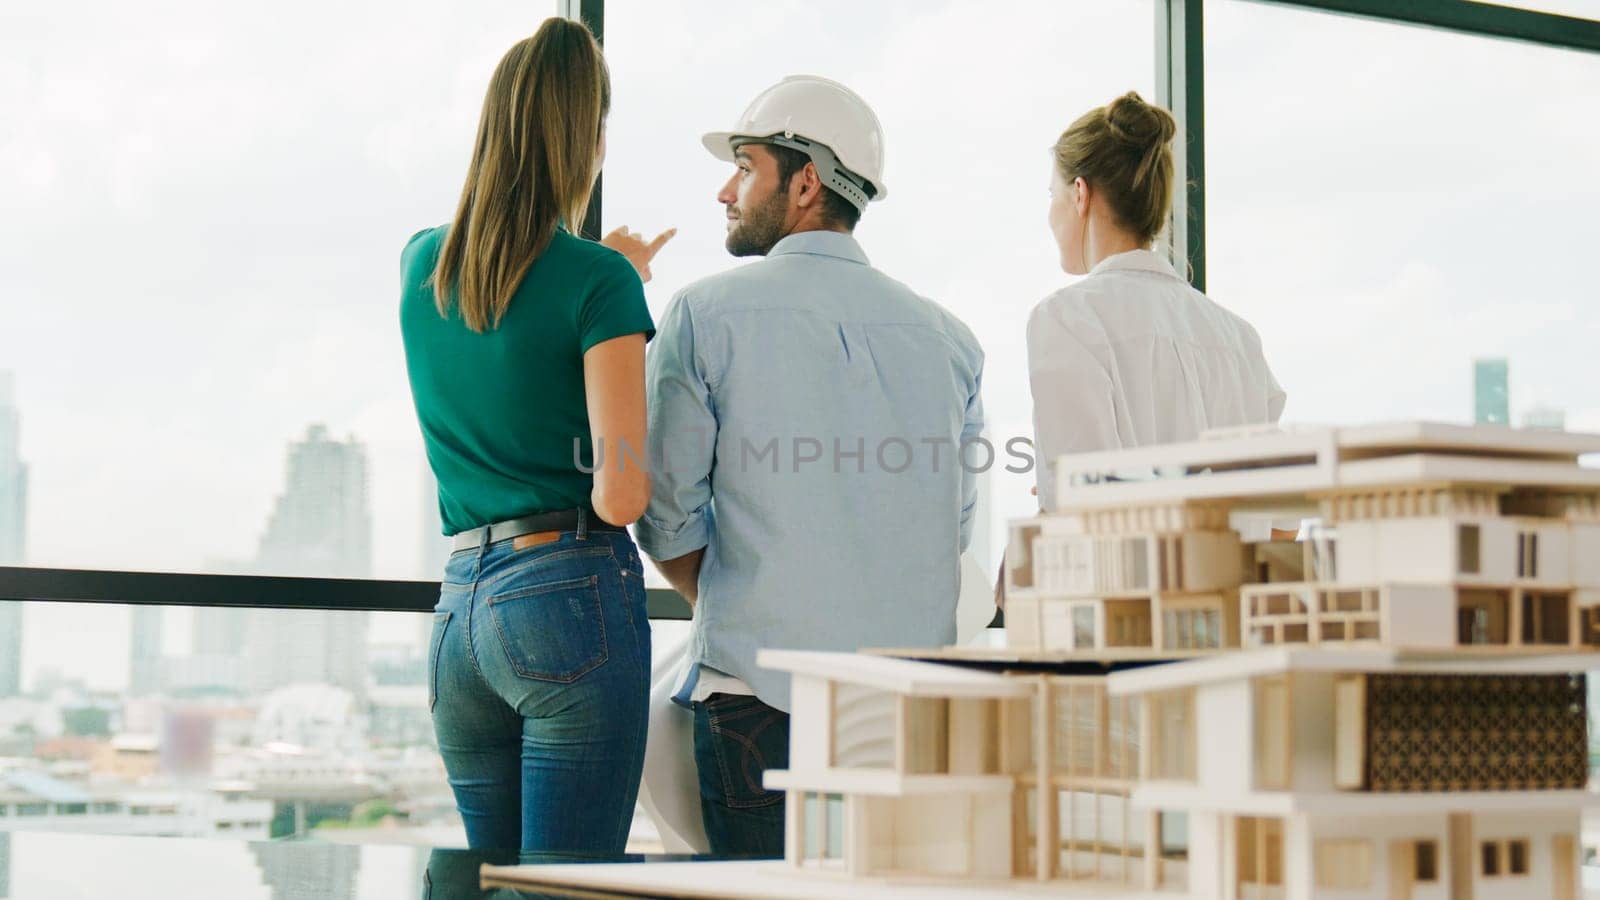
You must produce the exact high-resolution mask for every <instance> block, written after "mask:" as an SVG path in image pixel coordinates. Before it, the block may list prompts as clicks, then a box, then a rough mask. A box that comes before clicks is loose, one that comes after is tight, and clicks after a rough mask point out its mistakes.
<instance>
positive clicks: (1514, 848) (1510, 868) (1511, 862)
mask: <svg viewBox="0 0 1600 900" xmlns="http://www.w3.org/2000/svg"><path fill="white" fill-rule="evenodd" d="M1482 851H1483V853H1482V855H1483V874H1484V876H1485V877H1491V878H1492V877H1494V876H1497V875H1526V874H1528V867H1529V860H1528V840H1527V838H1514V839H1512V840H1508V841H1484V842H1483V847H1482Z"/></svg>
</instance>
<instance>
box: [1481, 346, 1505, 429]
mask: <svg viewBox="0 0 1600 900" xmlns="http://www.w3.org/2000/svg"><path fill="white" fill-rule="evenodd" d="M1508 368H1509V367H1508V366H1507V364H1506V361H1505V360H1504V359H1503V358H1495V359H1477V360H1473V362H1472V421H1474V422H1476V423H1478V424H1479V425H1510V424H1511V393H1510V390H1509V381H1510V375H1509V372H1508Z"/></svg>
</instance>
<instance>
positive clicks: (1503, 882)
mask: <svg viewBox="0 0 1600 900" xmlns="http://www.w3.org/2000/svg"><path fill="white" fill-rule="evenodd" d="M1579 826H1580V822H1579V814H1578V813H1577V812H1576V811H1573V812H1551V813H1520V814H1518V813H1498V812H1497V813H1483V814H1479V815H1474V816H1473V817H1472V840H1473V844H1474V846H1473V847H1472V859H1473V890H1472V896H1473V900H1528V898H1531V897H1540V898H1544V897H1557V896H1559V893H1558V891H1557V889H1556V881H1557V879H1558V878H1567V879H1573V878H1576V877H1577V874H1578V873H1577V867H1576V865H1574V866H1573V867H1572V868H1571V869H1564V870H1563V871H1560V872H1557V871H1556V869H1555V858H1556V854H1555V853H1554V848H1555V843H1556V838H1557V837H1560V836H1566V837H1573V836H1576V835H1577V834H1578V830H1579ZM1513 840H1526V841H1527V847H1528V859H1527V870H1528V871H1527V874H1525V875H1514V874H1509V873H1507V872H1506V864H1507V860H1506V859H1505V858H1504V856H1505V851H1504V849H1502V850H1501V851H1500V856H1501V858H1500V860H1499V864H1500V868H1501V874H1499V875H1495V876H1489V875H1485V874H1484V872H1483V862H1482V852H1483V849H1482V848H1483V844H1484V843H1485V842H1494V843H1496V844H1497V845H1499V846H1501V847H1502V848H1503V847H1504V846H1505V845H1506V844H1507V843H1508V842H1510V841H1513Z"/></svg>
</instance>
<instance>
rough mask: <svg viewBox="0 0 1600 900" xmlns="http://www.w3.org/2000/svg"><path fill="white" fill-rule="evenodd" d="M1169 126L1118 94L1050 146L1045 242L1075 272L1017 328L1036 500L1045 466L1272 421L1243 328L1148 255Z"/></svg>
mask: <svg viewBox="0 0 1600 900" xmlns="http://www.w3.org/2000/svg"><path fill="white" fill-rule="evenodd" d="M1176 133H1177V124H1176V123H1175V122H1174V121H1173V119H1172V116H1171V115H1170V114H1169V113H1168V112H1167V111H1166V110H1164V109H1162V108H1160V107H1159V106H1151V105H1150V104H1148V103H1146V102H1145V101H1144V99H1143V98H1141V97H1140V96H1139V95H1138V94H1136V93H1133V92H1131V91H1130V92H1129V93H1126V94H1124V95H1122V96H1121V97H1118V98H1117V99H1115V100H1113V101H1111V103H1110V104H1108V105H1106V106H1102V107H1098V108H1096V109H1092V110H1090V111H1089V112H1087V113H1085V114H1084V115H1083V116H1081V117H1080V118H1079V119H1078V120H1077V121H1076V122H1073V123H1072V125H1071V127H1069V128H1068V129H1067V130H1066V131H1064V132H1062V134H1061V137H1060V138H1059V139H1058V140H1057V141H1056V144H1055V148H1054V159H1053V161H1052V164H1051V167H1050V168H1051V173H1050V233H1051V234H1052V235H1054V237H1055V239H1056V245H1057V247H1058V248H1059V249H1060V254H1061V268H1062V269H1063V270H1065V271H1066V272H1067V273H1068V274H1069V275H1085V276H1087V277H1085V278H1083V279H1082V280H1080V281H1077V282H1076V283H1074V284H1072V285H1070V286H1068V287H1064V288H1062V289H1061V290H1059V291H1056V292H1055V293H1054V294H1051V295H1050V296H1048V297H1046V298H1045V299H1044V300H1043V301H1041V302H1040V303H1039V305H1038V306H1037V307H1035V308H1034V310H1033V313H1032V315H1031V316H1029V318H1028V373H1029V381H1030V384H1031V386H1032V390H1033V424H1034V440H1035V442H1036V450H1037V454H1038V456H1037V458H1038V460H1039V465H1038V491H1039V501H1040V503H1041V505H1042V506H1043V507H1044V509H1046V510H1051V509H1053V508H1054V507H1055V502H1056V497H1055V492H1054V490H1055V488H1054V477H1053V473H1052V465H1053V463H1054V462H1055V460H1056V459H1057V458H1058V457H1059V456H1061V455H1062V454H1064V453H1082V452H1088V451H1095V450H1112V449H1117V448H1122V447H1139V446H1143V445H1146V444H1165V443H1172V442H1176V441H1186V440H1192V439H1194V438H1195V437H1197V436H1199V434H1200V432H1202V431H1204V430H1206V429H1208V428H1221V427H1227V426H1236V425H1252V424H1261V423H1270V422H1276V421H1277V420H1278V416H1279V415H1281V414H1282V412H1283V404H1284V399H1285V394H1284V392H1283V389H1282V388H1280V387H1279V386H1278V382H1277V381H1276V380H1275V379H1274V378H1273V377H1272V371H1271V370H1270V369H1269V368H1268V367H1267V361H1266V359H1265V358H1263V357H1262V355H1261V339H1260V338H1259V337H1257V335H1256V331H1255V329H1254V328H1252V327H1251V326H1250V323H1248V322H1246V321H1245V320H1244V319H1242V318H1240V317H1239V316H1237V315H1234V314H1233V313H1231V312H1229V311H1227V310H1225V309H1223V308H1222V307H1221V306H1219V305H1217V304H1216V303H1215V302H1213V301H1212V300H1211V299H1210V298H1208V297H1207V296H1206V295H1205V294H1202V293H1201V292H1199V291H1197V290H1195V289H1194V288H1193V287H1190V286H1189V283H1188V282H1187V281H1185V280H1184V278H1183V277H1182V276H1181V275H1179V274H1178V273H1177V272H1176V271H1174V270H1173V268H1172V265H1171V264H1170V263H1168V262H1167V259H1166V257H1165V256H1164V255H1162V254H1160V253H1157V252H1155V251H1154V250H1152V249H1151V248H1152V247H1153V246H1154V245H1155V243H1156V239H1157V238H1158V237H1159V236H1160V234H1161V231H1162V229H1163V228H1164V226H1165V225H1166V221H1167V215H1168V213H1169V212H1170V210H1171V208H1172V188H1173V164H1172V148H1171V146H1170V145H1171V142H1172V138H1173V135H1174V134H1176Z"/></svg>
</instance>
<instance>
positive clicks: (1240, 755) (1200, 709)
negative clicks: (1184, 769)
mask: <svg viewBox="0 0 1600 900" xmlns="http://www.w3.org/2000/svg"><path fill="white" fill-rule="evenodd" d="M1252 693H1253V692H1252V691H1251V687H1250V682H1249V681H1246V680H1242V679H1241V680H1237V681H1222V682H1215V683H1211V684H1205V685H1201V686H1200V687H1199V688H1198V689H1197V690H1196V691H1195V707H1194V713H1195V715H1194V719H1195V721H1194V723H1193V726H1194V727H1195V728H1197V729H1198V733H1197V734H1196V735H1195V741H1194V748H1195V756H1196V759H1195V775H1196V782H1197V783H1198V784H1201V785H1203V786H1204V787H1205V789H1206V790H1207V791H1214V792H1216V793H1218V794H1240V793H1244V792H1246V791H1249V790H1250V789H1251V785H1252V784H1253V783H1254V778H1253V777H1252V772H1251V765H1252V760H1251V751H1250V744H1251V742H1250V740H1249V737H1250V707H1251V705H1252V702H1253V699H1252Z"/></svg>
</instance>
